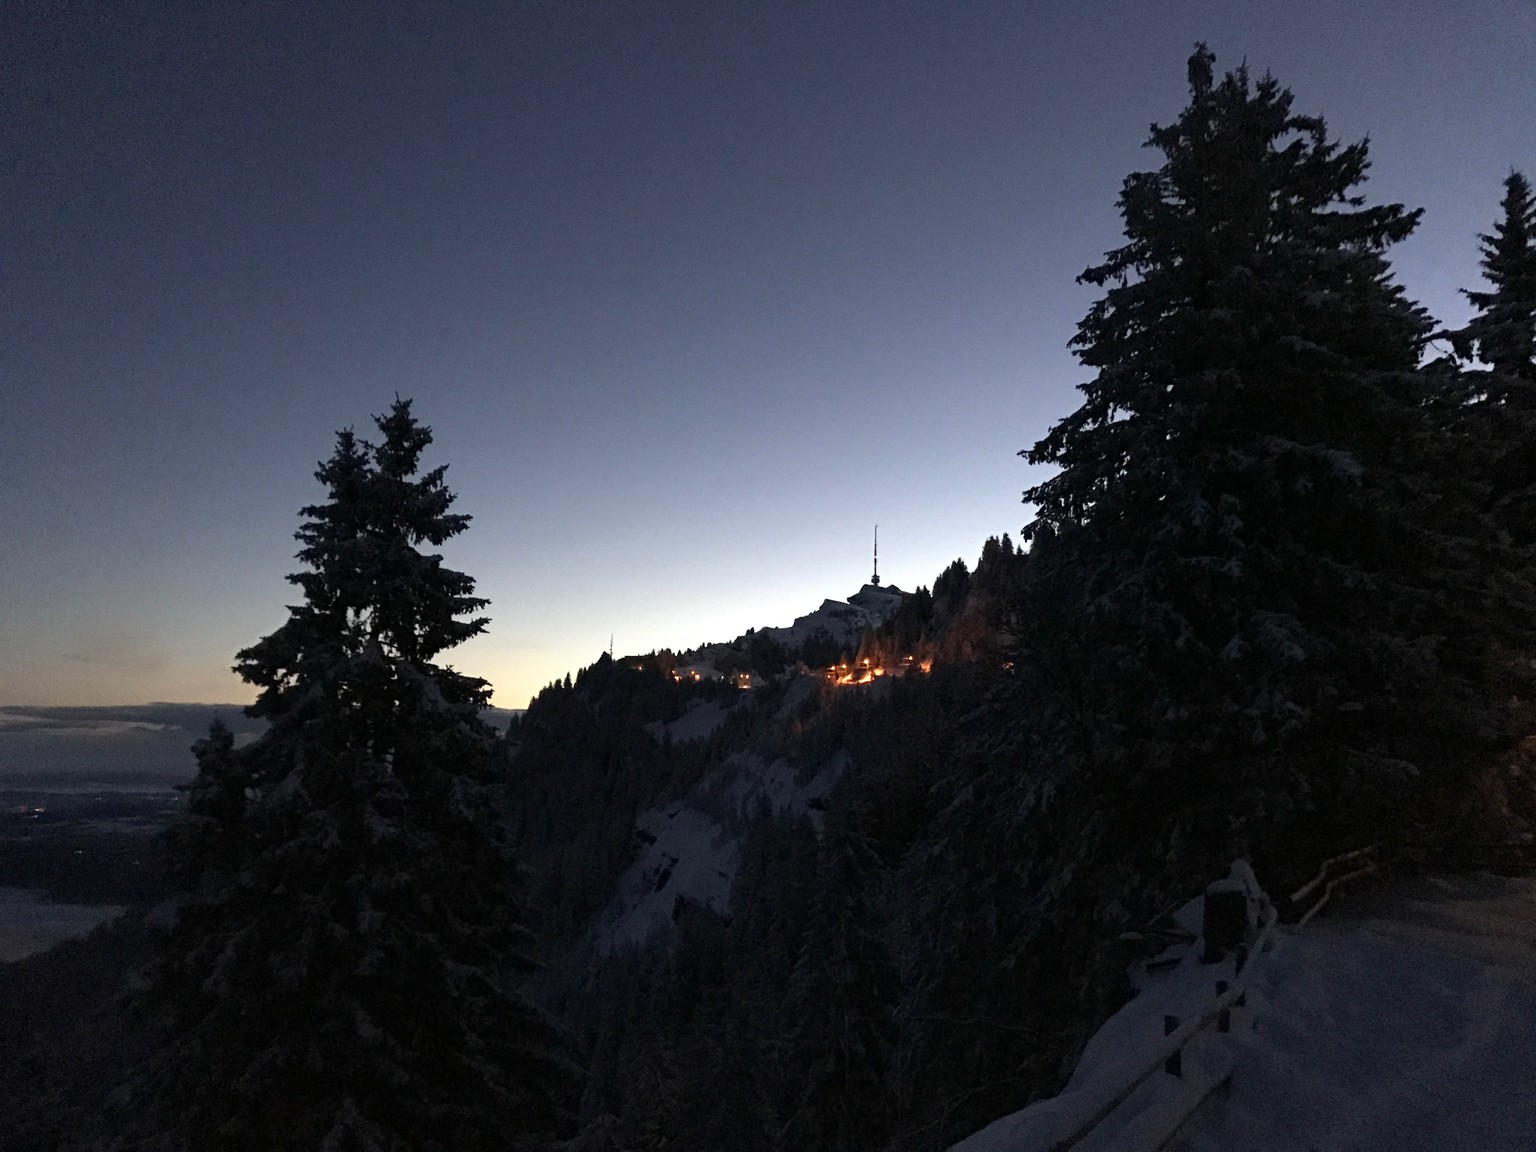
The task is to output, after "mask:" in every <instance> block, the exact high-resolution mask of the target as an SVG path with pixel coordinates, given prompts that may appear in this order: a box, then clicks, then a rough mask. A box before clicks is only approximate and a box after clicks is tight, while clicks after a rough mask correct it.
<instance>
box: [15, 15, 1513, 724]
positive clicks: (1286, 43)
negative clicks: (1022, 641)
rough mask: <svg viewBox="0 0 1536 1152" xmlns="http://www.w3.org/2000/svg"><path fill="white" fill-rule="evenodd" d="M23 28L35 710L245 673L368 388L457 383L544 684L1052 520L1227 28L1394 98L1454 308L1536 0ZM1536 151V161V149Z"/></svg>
mask: <svg viewBox="0 0 1536 1152" xmlns="http://www.w3.org/2000/svg"><path fill="white" fill-rule="evenodd" d="M0 23H3V25H4V32H3V35H0V68H3V77H4V82H3V92H4V97H3V99H0V204H3V206H4V207H3V216H0V704H37V705H42V704H126V703H138V702H145V701H149V700H186V701H221V702H243V701H246V700H249V699H250V698H251V693H250V692H249V690H248V689H247V687H246V686H245V685H244V684H242V683H241V682H240V681H239V680H238V679H237V678H236V677H235V676H234V675H233V674H232V673H231V672H229V670H228V669H229V665H230V663H231V661H232V658H233V654H234V652H235V651H236V649H238V648H241V647H244V646H246V645H248V644H250V643H252V642H253V641H254V640H256V639H257V638H258V637H260V636H261V635H264V634H265V633H267V632H270V631H271V630H272V629H274V628H275V627H277V626H278V625H279V624H280V623H281V622H282V620H283V619H284V612H283V605H284V604H287V603H289V602H290V601H291V600H292V597H293V592H294V590H293V589H292V588H291V587H290V586H289V585H288V584H287V583H286V582H285V581H284V580H283V575H284V573H286V572H289V571H292V570H293V568H294V566H295V565H294V561H293V560H292V554H293V552H294V551H295V548H296V545H295V543H294V541H293V539H292V533H293V531H294V529H295V528H296V527H297V525H298V517H297V512H298V509H299V507H300V506H301V505H304V504H307V503H311V502H313V501H315V500H317V499H319V498H320V497H321V489H320V487H319V485H318V484H317V483H316V482H315V480H314V479H313V475H312V473H313V471H314V467H315V464H316V462H317V461H318V460H320V459H322V458H323V457H325V456H327V455H329V453H330V450H331V446H332V440H333V435H334V433H335V431H336V430H337V429H338V428H341V427H344V426H347V425H352V426H355V427H357V428H358V429H359V430H365V431H368V432H371V431H372V425H371V422H370V416H371V415H372V414H374V413H378V412H382V411H384V410H385V408H386V407H387V405H388V404H389V402H390V400H391V399H392V398H393V397H394V395H395V393H396V392H398V393H400V394H401V395H402V396H410V397H414V398H415V401H416V405H415V410H416V412H417V414H418V415H419V416H420V417H421V418H422V419H423V420H424V421H425V422H426V423H428V424H430V425H432V427H433V429H434V431H435V433H436V436H437V442H436V444H435V445H434V447H433V450H432V454H431V456H430V458H429V460H428V461H427V463H428V464H429V465H430V464H436V463H441V462H447V463H449V464H450V468H449V472H448V482H449V485H450V486H451V487H452V488H454V489H455V490H456V491H457V492H458V493H459V503H458V509H459V510H461V511H464V512H468V513H470V514H471V515H473V516H474V523H473V524H472V526H471V528H470V530H469V532H468V533H467V534H466V535H465V536H463V537H461V538H460V539H459V540H458V541H456V542H454V543H453V544H451V545H450V546H449V548H448V549H447V550H446V551H447V554H448V557H449V560H450V562H451V563H452V564H453V565H454V566H456V567H459V568H462V569H464V570H465V571H468V572H469V573H470V574H471V575H473V576H475V577H476V578H477V579H478V580H479V582H480V590H481V592H482V593H483V594H485V595H487V596H489V597H490V598H491V600H492V606H491V609H490V614H491V617H492V626H491V631H490V633H489V634H488V635H487V636H485V637H483V638H481V639H480V640H477V641H475V642H474V643H472V644H471V645H467V646H466V647H464V648H462V649H459V650H458V651H457V652H456V653H455V654H454V657H455V658H454V663H455V664H456V665H457V666H458V667H460V668H461V669H463V670H465V671H469V672H473V673H476V674H478V675H482V676H486V677H488V678H489V679H490V680H491V681H492V682H493V683H494V684H495V685H496V687H497V693H496V703H497V704H499V705H501V706H503V707H521V706H523V705H524V704H526V702H527V700H528V698H529V696H530V695H532V694H533V693H534V692H536V691H537V690H538V688H539V687H540V686H541V685H543V684H544V683H547V682H548V681H550V680H552V679H554V678H555V677H557V676H561V675H564V674H565V673H566V672H567V671H572V670H574V669H576V668H577V667H579V666H581V665H583V664H586V663H589V662H590V661H591V660H593V659H595V658H596V657H597V655H598V654H599V653H600V652H601V651H602V650H603V649H604V648H606V647H607V645H608V638H609V634H610V633H612V634H614V636H615V641H616V646H617V649H618V650H619V652H620V653H628V652H640V651H647V650H649V649H651V648H655V647H662V646H670V647H674V648H682V647H688V646H691V645H695V644H698V643H700V642H703V641H706V640H717V639H728V638H730V637H732V636H734V635H736V634H738V633H740V632H742V631H744V630H745V629H746V628H748V627H751V626H754V625H778V624H787V623H789V622H790V621H791V620H792V619H793V618H794V617H795V616H796V615H798V614H801V613H803V612H806V611H809V610H810V609H812V608H814V607H815V606H816V604H818V603H819V602H820V601H821V599H822V598H823V597H825V596H834V597H843V596H846V595H847V594H849V593H851V592H853V591H854V590H855V589H856V588H857V587H858V586H859V585H860V584H861V583H862V582H863V581H864V580H866V579H867V578H868V576H869V543H870V532H871V528H872V526H873V525H874V524H875V523H876V522H878V523H879V525H880V543H881V573H882V575H883V576H885V577H886V578H887V579H888V580H890V581H894V582H895V583H897V584H899V585H901V586H902V587H904V588H911V587H913V586H915V585H917V584H919V583H931V582H932V580H933V577H934V576H935V575H937V574H938V572H939V571H940V570H941V569H942V568H943V566H944V565H945V564H946V563H948V562H949V561H950V560H952V559H954V558H955V557H956V556H963V557H965V558H966V559H967V561H968V562H972V561H974V559H975V557H976V555H977V553H978V552H979V550H980V546H981V543H982V541H983V539H984V538H985V537H986V536H988V535H993V534H997V533H1001V532H1004V531H1007V532H1012V533H1016V532H1017V531H1018V529H1019V527H1020V526H1021V525H1022V524H1023V523H1024V522H1025V520H1026V519H1027V518H1028V512H1027V510H1026V509H1025V508H1024V507H1023V506H1022V505H1021V504H1020V499H1019V496H1020V492H1021V491H1022V489H1023V488H1024V487H1025V486H1026V485H1027V484H1028V483H1030V482H1031V476H1030V470H1029V469H1028V468H1027V466H1026V465H1025V464H1024V462H1023V461H1022V460H1020V459H1018V457H1017V456H1016V455H1015V453H1016V452H1017V451H1018V450H1019V449H1020V448H1024V447H1027V446H1029V445H1030V444H1032V443H1033V442H1034V441H1035V440H1036V439H1037V438H1038V437H1039V436H1041V435H1042V434H1043V433H1044V432H1045V431H1046V429H1047V428H1048V427H1049V425H1050V424H1051V423H1052V422H1053V421H1054V420H1056V419H1058V418H1060V417H1061V416H1063V415H1065V414H1066V413H1067V412H1068V411H1070V410H1071V409H1072V408H1073V407H1074V406H1075V403H1076V398H1077V394H1076V393H1075V392H1074V390H1073V389H1074V386H1075V385H1076V384H1077V383H1078V382H1079V381H1080V380H1081V379H1083V378H1084V373H1083V371H1082V370H1081V369H1080V368H1079V367H1078V366H1077V365H1076V363H1075V361H1074V360H1073V358H1072V357H1071V356H1070V354H1069V353H1068V351H1067V348H1066V345H1067V341H1068V340H1069V339H1070V338H1071V336H1072V334H1073V331H1074V328H1075V325H1076V323H1077V321H1078V319H1079V318H1080V317H1081V315H1082V313H1083V312H1084V311H1085V310H1086V308H1087V306H1088V304H1089V303H1090V301H1091V300H1092V298H1093V293H1092V291H1091V290H1089V289H1085V288H1082V287H1079V286H1077V285H1076V284H1075V283H1074V278H1075V276H1076V275H1077V274H1078V273H1079V272H1080V271H1082V269H1083V268H1084V267H1085V266H1087V265H1088V264H1090V263H1092V262H1095V261H1096V260H1097V259H1098V257H1099V256H1100V254H1101V253H1102V252H1103V251H1104V250H1105V249H1107V248H1110V247H1113V246H1115V245H1116V244H1117V243H1118V240H1119V236H1120V232H1119V219H1118V216H1117V214H1116V212H1115V208H1114V202H1115V197H1116V195H1117V193H1118V191H1119V187H1120V182H1121V180H1122V179H1123V178H1124V176H1125V175H1126V173H1128V172H1129V171H1131V170H1132V169H1134V168H1137V167H1149V166H1155V165H1156V162H1157V158H1156V155H1155V154H1153V153H1150V152H1146V151H1143V150H1141V147H1140V145H1141V144H1142V142H1143V141H1144V139H1145V138H1146V135H1147V128H1148V125H1149V124H1150V123H1151V122H1152V121H1154V120H1156V121H1159V122H1166V121H1169V120H1172V119H1174V118H1175V117H1176V116H1177V115H1178V112H1179V111H1180V109H1181V108H1182V107H1183V105H1184V103H1185V95H1186V88H1185V79H1184V63H1185V60H1186V58H1187V57H1188V55H1189V52H1190V50H1191V47H1192V45H1193V43H1194V41H1196V40H1198V39H1204V40H1206V41H1208V42H1209V43H1210V45H1211V47H1212V49H1213V50H1214V51H1215V52H1216V54H1217V62H1218V67H1219V68H1226V67H1231V66H1234V65H1236V64H1237V63H1239V62H1240V61H1241V60H1242V59H1243V58H1244V57H1246V58H1247V60H1248V62H1249V65H1250V67H1251V68H1252V70H1253V71H1254V73H1255V74H1260V73H1262V72H1264V71H1266V70H1268V71H1271V72H1273V73H1274V74H1275V76H1276V77H1277V78H1278V79H1279V80H1280V81H1281V82H1282V83H1283V84H1285V85H1286V86H1287V87H1289V88H1291V89H1292V90H1293V91H1294V92H1295V93H1296V107H1297V109H1298V110H1299V111H1304V112H1318V113H1322V114H1324V115H1326V116H1327V117H1328V120H1329V126H1330V129H1331V131H1332V133H1333V134H1334V135H1335V136H1337V137H1340V138H1342V139H1344V140H1351V141H1352V140H1355V139H1358V138H1359V137H1361V136H1366V135H1369V137H1370V139H1371V142H1372V147H1371V156H1372V160H1373V169H1372V180H1371V182H1370V184H1369V185H1368V186H1367V189H1366V192H1367V195H1368V196H1369V197H1371V199H1372V200H1373V201H1380V200H1401V201H1404V202H1406V203H1407V204H1409V205H1410V206H1422V207H1424V208H1425V209H1426V214H1425V219H1424V223H1423V225H1422V226H1421V228H1420V230H1419V233H1418V234H1417V235H1416V236H1415V237H1414V238H1413V239H1412V240H1410V241H1409V242H1408V243H1406V244H1404V245H1402V246H1400V247H1399V248H1398V249H1397V250H1396V251H1395V253H1394V264H1395V267H1396V268H1397V272H1398V277H1399V279H1400V280H1401V282H1402V283H1404V284H1405V285H1406V287H1407V288H1408V291H1409V293H1410V295H1412V296H1413V297H1414V298H1416V299H1417V300H1419V301H1420V302H1421V303H1423V304H1424V305H1425V306H1426V307H1427V308H1428V309H1429V310H1430V311H1431V313H1433V314H1434V315H1435V316H1436V317H1437V318H1438V319H1440V320H1442V321H1444V322H1447V323H1456V322H1459V321H1460V320H1462V319H1463V318H1464V317H1465V316H1466V314H1467V310H1466V307H1465V304H1464V302H1463V301H1462V300H1461V299H1460V297H1459V296H1458V295H1457V292H1456V290H1457V289H1458V288H1460V287H1468V286H1477V284H1478V280H1477V270H1476V261H1477V251H1476V241H1475V234H1476V233H1477V232H1479V231H1486V230H1488V229H1489V227H1490V226H1491V225H1492V223H1493V220H1494V218H1495V214H1496V210H1497V203H1498V198H1499V193H1500V182H1501V181H1502V179H1503V177H1504V176H1505V175H1506V174H1507V172H1508V171H1509V169H1510V168H1511V167H1519V168H1522V169H1523V170H1525V171H1526V172H1528V173H1533V170H1536V4H1532V3H1531V2H1530V0H1463V2H1461V3H1457V4H1447V3H1443V2H1441V0H1425V2H1400V3H1387V2H1371V0H1355V2H1352V3H1348V4H1343V3H1338V2H1336V0H1329V2H1309V3H1289V4H1281V3H1256V2H1246V0H1220V2H1198V0H1180V2H1174V0H1123V2H1120V3H1110V2H1094V0H1087V2H1078V3H1068V2H1061V3H1031V2H1023V0H1020V2H1016V3H968V2H954V3H950V2H944V3H940V2H937V0H933V2H929V3H905V2H893V3H866V2H862V0H837V2H828V0H816V2H814V3H768V2H763V3H731V2H725V0H720V2H709V3H697V4H687V3H671V2H657V3H614V4H606V3H594V2H582V3H549V4H534V3H483V4H481V3H473V2H467V0H460V2H456V3H452V4H442V5H426V4H422V5H414V4H411V5H407V4H377V5H350V4H346V5H343V4H336V5H331V4H318V5H316V4H299V3H295V4H255V3H252V4H235V3H233V2H231V3H223V4H198V3H191V2H168V3H162V4H150V3H143V4H126V3H125V4H99V5H85V4H68V5H66V4H52V3H49V4H42V3H28V2H25V0H19V2H17V3H13V4H9V5H7V6H6V12H5V15H4V17H3V18H0ZM1533 174H1536V173H1533Z"/></svg>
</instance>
